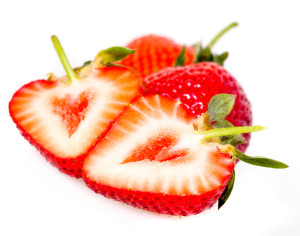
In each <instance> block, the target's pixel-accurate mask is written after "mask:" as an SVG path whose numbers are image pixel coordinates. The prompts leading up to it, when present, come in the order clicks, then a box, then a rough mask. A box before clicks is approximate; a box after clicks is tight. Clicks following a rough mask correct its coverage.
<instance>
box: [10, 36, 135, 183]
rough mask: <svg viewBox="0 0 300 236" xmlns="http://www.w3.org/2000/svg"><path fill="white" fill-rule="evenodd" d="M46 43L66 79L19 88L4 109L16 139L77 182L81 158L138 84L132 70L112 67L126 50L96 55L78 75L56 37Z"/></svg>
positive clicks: (120, 110)
mask: <svg viewBox="0 0 300 236" xmlns="http://www.w3.org/2000/svg"><path fill="white" fill-rule="evenodd" d="M52 40H53V43H54V46H55V48H56V50H57V52H58V54H59V57H60V59H61V61H62V63H63V65H64V67H65V69H66V72H67V75H68V76H67V77H66V76H65V77H62V78H56V77H55V76H51V80H50V81H47V80H37V81H33V82H31V83H29V84H26V85H24V86H23V87H22V88H20V89H19V90H18V91H17V92H16V93H15V94H14V96H13V97H12V99H11V101H10V104H9V111H10V115H11V117H12V119H13V120H14V122H15V123H16V124H17V127H18V128H19V129H20V131H21V133H22V135H23V136H24V137H25V138H26V139H27V140H28V141H29V142H30V143H31V144H33V145H34V146H35V147H36V148H37V149H38V150H39V151H40V152H41V153H42V154H43V155H44V156H45V157H46V159H47V160H48V161H50V162H51V163H52V164H53V165H54V166H56V167H58V168H59V169H60V170H61V171H62V172H65V173H67V174H69V175H71V176H75V177H77V178H79V177H80V176H81V168H82V161H83V159H84V158H85V156H86V154H87V153H88V152H89V150H90V149H91V148H92V147H93V146H94V145H95V144H96V143H97V142H98V141H99V140H100V139H101V138H102V137H103V136H104V135H105V133H106V132H107V131H108V130H109V128H110V127H111V125H112V123H113V122H114V120H115V119H116V117H117V116H118V115H119V114H120V113H121V112H122V111H123V109H124V107H126V105H128V103H129V102H130V101H131V100H132V99H133V98H134V97H135V96H137V95H138V94H139V90H140V81H139V78H138V77H137V76H136V74H135V73H134V72H133V71H131V70H129V69H127V68H124V67H119V66H114V65H113V64H112V61H114V60H116V59H117V60H119V59H118V58H119V57H120V54H123V57H124V56H126V55H127V54H130V53H133V51H132V50H128V49H126V48H120V47H113V48H109V49H107V50H104V51H101V52H100V53H99V54H98V55H97V57H96V60H95V62H94V63H92V64H90V65H89V66H85V67H84V68H82V69H77V70H76V71H77V72H78V74H79V75H78V74H76V73H75V72H74V71H73V69H72V68H71V66H70V64H69V62H68V60H67V58H66V56H65V54H64V52H63V50H62V47H61V45H60V43H59V41H58V39H57V38H56V37H52ZM107 58H109V59H108V60H107ZM96 61H97V62H96ZM102 62H103V64H107V65H109V67H105V66H101V63H102Z"/></svg>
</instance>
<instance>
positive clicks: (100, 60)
mask: <svg viewBox="0 0 300 236" xmlns="http://www.w3.org/2000/svg"><path fill="white" fill-rule="evenodd" d="M134 53H135V50H132V49H129V48H124V47H110V48H107V49H105V50H102V51H100V52H99V53H98V54H97V56H96V57H95V60H94V63H95V64H96V65H97V64H98V65H99V64H100V65H104V66H113V65H114V64H113V63H112V62H115V61H120V60H122V59H124V58H125V57H126V56H128V55H130V54H134Z"/></svg>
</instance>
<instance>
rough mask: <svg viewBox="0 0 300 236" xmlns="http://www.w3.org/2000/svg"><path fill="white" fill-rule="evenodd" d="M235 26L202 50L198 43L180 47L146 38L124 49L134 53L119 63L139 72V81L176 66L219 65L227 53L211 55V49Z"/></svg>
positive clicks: (164, 38) (160, 40)
mask: <svg viewBox="0 0 300 236" xmlns="http://www.w3.org/2000/svg"><path fill="white" fill-rule="evenodd" d="M235 26H237V23H232V24H230V25H229V26H227V27H226V28H224V29H223V30H222V31H221V32H219V33H218V34H217V35H216V36H215V37H214V38H213V39H212V40H211V42H210V43H209V45H208V46H207V47H205V48H202V46H201V43H197V44H195V45H194V46H183V45H181V44H178V43H176V42H174V41H173V40H171V39H169V38H166V37H163V36H158V35H152V34H150V35H145V36H142V37H139V38H136V39H134V40H133V41H131V42H130V43H128V44H127V45H126V47H128V48H131V49H135V50H136V53H135V54H132V55H129V56H128V57H126V58H125V59H123V60H122V61H121V62H120V63H121V64H122V65H124V66H128V67H131V68H133V69H135V70H136V71H138V72H139V73H140V75H141V77H142V78H145V77H146V76H148V75H150V74H152V73H154V72H157V71H159V70H161V69H163V68H166V67H173V66H175V65H178V64H182V65H189V64H192V63H193V62H200V61H214V62H217V63H219V64H221V65H222V64H223V62H224V61H225V59H226V58H227V56H228V53H227V52H225V53H222V54H221V55H214V54H212V52H211V48H212V47H213V45H214V44H215V43H216V42H217V41H218V40H219V38H220V37H222V36H223V35H224V34H225V33H226V32H227V31H229V30H230V29H231V28H233V27H235Z"/></svg>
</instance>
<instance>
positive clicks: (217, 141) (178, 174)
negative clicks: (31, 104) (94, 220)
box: [83, 94, 288, 215]
mask: <svg viewBox="0 0 300 236" xmlns="http://www.w3.org/2000/svg"><path fill="white" fill-rule="evenodd" d="M235 98H236V96H235V95H230V94H219V95H216V96H214V97H213V98H212V99H211V100H210V102H209V104H208V110H207V112H205V113H203V114H202V115H201V116H200V117H198V118H197V119H193V118H191V117H190V116H189V114H190V113H189V112H188V110H186V107H185V106H184V105H182V104H180V103H179V102H176V101H175V100H171V99H169V98H165V97H160V96H158V95H154V96H146V97H142V98H140V99H138V100H136V101H135V102H134V103H132V104H131V105H130V106H128V107H127V108H126V109H125V110H124V112H123V113H122V114H121V115H120V117H119V118H118V119H117V121H116V123H115V124H114V126H113V127H112V129H111V130H110V131H109V132H108V133H107V135H106V136H105V138H103V139H102V140H101V141H100V142H99V144H98V145H97V146H96V147H95V148H94V149H93V150H92V151H91V152H90V153H89V155H88V157H87V158H86V159H85V161H84V165H83V178H84V180H85V182H86V184H87V186H88V187H90V188H91V189H93V190H94V191H95V192H96V193H100V194H102V195H104V196H105V197H108V198H112V199H115V200H118V201H121V202H124V203H127V204H129V205H132V206H135V207H138V208H142V209H145V210H149V211H154V212H157V213H163V214H169V215H191V214H198V213H200V212H202V211H204V210H205V209H208V208H210V207H211V206H212V205H213V204H215V203H216V202H217V201H218V207H219V208H220V207H222V205H223V204H224V203H225V202H226V200H227V199H228V197H229V196H230V193H231V191H232V188H233V185H234V179H235V172H234V166H235V164H234V163H235V160H236V158H238V159H240V160H241V161H244V162H247V163H249V164H253V165H257V166H264V167H270V168H287V167H288V166H287V165H286V164H284V163H282V162H279V161H275V160H272V159H268V158H265V157H250V156H247V155H245V154H243V153H242V152H240V151H238V150H237V149H236V148H235V146H236V145H237V144H238V143H239V142H240V141H241V140H243V138H242V136H241V134H242V133H248V132H255V131H260V130H263V129H264V128H263V127H262V126H245V127H234V126H233V125H232V124H230V123H229V122H228V121H227V120H225V118H226V116H227V115H228V114H229V113H230V112H231V110H232V108H233V105H234V101H235ZM215 126H216V127H220V128H214V127H215Z"/></svg>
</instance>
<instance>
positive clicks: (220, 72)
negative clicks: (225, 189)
mask: <svg viewBox="0 0 300 236" xmlns="http://www.w3.org/2000/svg"><path fill="white" fill-rule="evenodd" d="M235 26H236V24H234V23H233V24H231V25H229V26H228V27H226V28H225V29H224V30H222V31H221V32H220V33H219V34H218V35H217V36H215V37H214V38H213V40H212V41H211V42H210V43H209V45H208V46H207V47H205V48H202V47H201V45H198V46H197V50H196V52H197V54H196V56H195V57H196V61H195V64H189V65H184V64H181V66H176V67H169V68H164V69H162V70H160V71H159V72H156V73H153V74H151V75H149V76H147V77H146V78H144V81H143V88H144V94H145V95H150V94H159V95H162V96H165V97H169V98H173V99H176V100H178V101H180V102H182V103H183V105H185V106H186V107H187V108H188V110H189V112H190V114H191V115H193V116H199V115H201V114H202V113H203V112H205V111H206V110H207V105H208V102H209V101H210V99H211V98H212V97H213V96H214V95H216V94H220V93H230V94H235V95H236V96H237V99H236V102H235V105H234V108H233V110H232V112H231V114H230V115H229V116H228V118H227V119H228V121H229V122H231V123H232V124H233V125H234V126H248V125H251V124H252V110H251V105H250V102H249V100H248V98H247V96H246V94H245V92H244V90H243V88H242V87H241V85H240V84H239V83H238V81H237V80H236V79H235V78H234V77H233V76H232V75H231V74H230V73H229V72H228V71H226V70H225V69H224V68H223V66H222V64H223V63H224V61H225V59H226V58H227V56H228V53H226V52H225V53H222V54H221V55H215V54H213V53H212V52H211V48H212V47H213V45H214V44H215V43H216V42H217V40H218V39H219V38H220V37H221V36H222V35H223V34H225V33H226V32H227V31H228V30H229V29H231V28H232V27H235ZM178 59H179V60H178V61H184V57H183V55H180V56H179V58H178ZM228 125H229V124H228ZM244 137H245V139H246V140H240V143H239V144H242V143H245V144H242V145H239V149H240V150H242V151H245V149H246V148H247V146H248V141H249V139H250V134H244ZM246 141H247V142H246ZM236 145H238V144H236Z"/></svg>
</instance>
